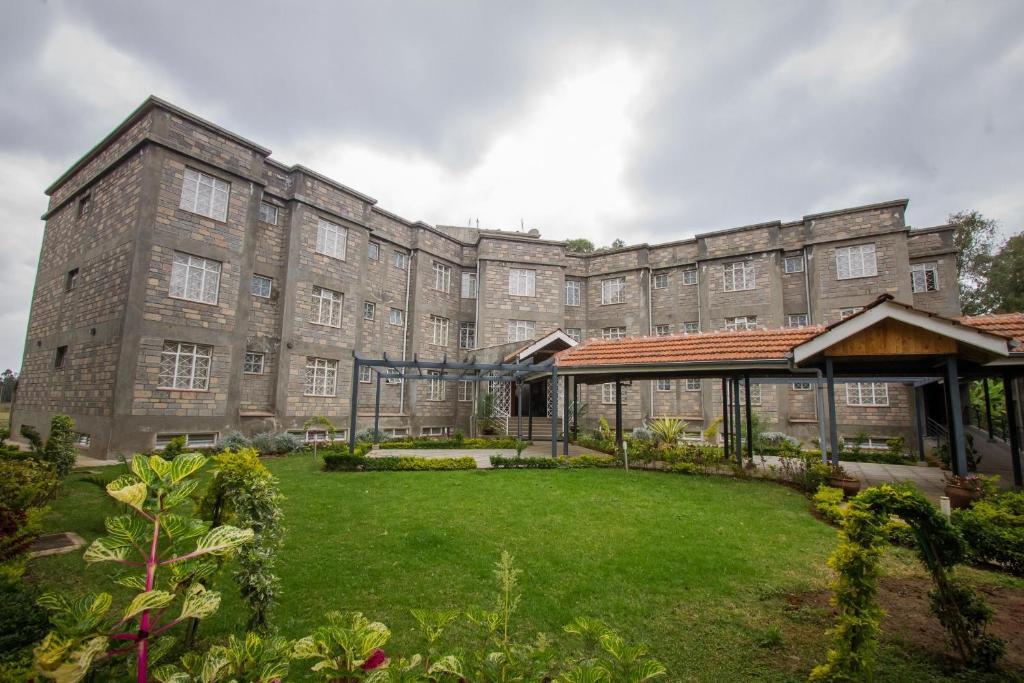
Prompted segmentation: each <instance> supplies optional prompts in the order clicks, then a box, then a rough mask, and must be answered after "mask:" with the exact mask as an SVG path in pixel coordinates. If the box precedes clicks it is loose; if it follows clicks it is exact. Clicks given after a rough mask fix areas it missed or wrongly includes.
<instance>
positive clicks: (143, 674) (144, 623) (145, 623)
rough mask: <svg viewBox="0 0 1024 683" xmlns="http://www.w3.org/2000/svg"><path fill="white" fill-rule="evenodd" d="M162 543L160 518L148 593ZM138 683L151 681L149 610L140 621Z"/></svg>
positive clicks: (151, 550) (149, 567) (149, 565)
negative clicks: (159, 545)
mask: <svg viewBox="0 0 1024 683" xmlns="http://www.w3.org/2000/svg"><path fill="white" fill-rule="evenodd" d="M159 541H160V517H159V515H155V516H154V518H153V542H152V544H151V545H150V547H149V559H147V560H146V592H147V593H148V592H150V591H151V590H153V583H154V582H155V580H156V566H157V564H158V563H159V556H158V553H157V551H158V544H159ZM136 680H137V681H138V683H148V681H149V610H148V609H147V610H143V611H142V617H141V618H140V619H139V668H138V677H137V679H136Z"/></svg>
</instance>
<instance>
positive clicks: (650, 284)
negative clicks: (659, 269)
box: [626, 266, 654, 470]
mask: <svg viewBox="0 0 1024 683" xmlns="http://www.w3.org/2000/svg"><path fill="white" fill-rule="evenodd" d="M652 334H654V275H653V271H652V270H651V267H650V266H647V336H651V335H652ZM647 389H648V390H649V391H650V394H651V404H650V405H651V414H650V415H648V416H647V417H648V419H651V418H653V417H654V382H653V381H650V380H648V382H647ZM627 463H628V461H627ZM626 469H627V470H628V469H629V465H628V464H627V465H626Z"/></svg>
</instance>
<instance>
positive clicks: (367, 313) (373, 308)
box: [363, 301, 377, 320]
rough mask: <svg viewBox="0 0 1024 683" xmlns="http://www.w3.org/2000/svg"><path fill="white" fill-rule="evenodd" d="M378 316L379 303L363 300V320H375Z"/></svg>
mask: <svg viewBox="0 0 1024 683" xmlns="http://www.w3.org/2000/svg"><path fill="white" fill-rule="evenodd" d="M376 316H377V304H375V303H373V302H372V301H364V302H363V320H373V319H374V318H375V317H376Z"/></svg>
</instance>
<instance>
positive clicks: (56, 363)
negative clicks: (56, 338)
mask: <svg viewBox="0 0 1024 683" xmlns="http://www.w3.org/2000/svg"><path fill="white" fill-rule="evenodd" d="M67 356H68V347H66V346H58V347H57V353H56V355H54V357H53V367H54V368H55V369H57V370H62V369H63V368H64V361H65V360H66V359H67Z"/></svg>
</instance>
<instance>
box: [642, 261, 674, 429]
mask: <svg viewBox="0 0 1024 683" xmlns="http://www.w3.org/2000/svg"><path fill="white" fill-rule="evenodd" d="M652 273H653V271H652V270H651V267H650V266H647V336H651V335H653V334H654V275H653V274H652ZM647 390H648V391H649V392H650V394H651V403H650V406H651V414H650V415H648V416H647V418H648V419H651V418H653V417H654V382H653V381H650V380H648V382H647ZM678 396H679V394H678V393H677V394H676V398H677V399H678Z"/></svg>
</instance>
